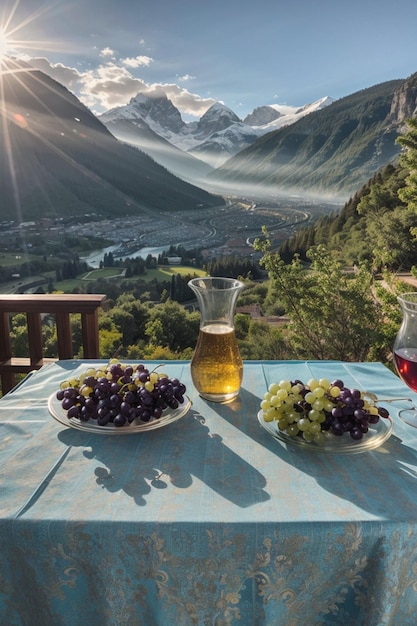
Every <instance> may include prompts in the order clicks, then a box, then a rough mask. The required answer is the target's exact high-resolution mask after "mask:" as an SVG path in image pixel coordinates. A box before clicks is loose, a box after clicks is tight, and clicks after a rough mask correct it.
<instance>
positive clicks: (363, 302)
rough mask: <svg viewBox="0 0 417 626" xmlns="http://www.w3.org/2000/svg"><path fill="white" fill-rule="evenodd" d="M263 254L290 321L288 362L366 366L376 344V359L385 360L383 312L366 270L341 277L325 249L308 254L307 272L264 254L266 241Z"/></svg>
mask: <svg viewBox="0 0 417 626" xmlns="http://www.w3.org/2000/svg"><path fill="white" fill-rule="evenodd" d="M258 247H259V244H258ZM263 249H264V252H265V254H264V256H263V258H262V264H263V265H264V266H265V268H266V270H267V271H268V273H269V276H270V278H271V279H272V281H273V284H274V285H275V288H276V293H277V297H279V299H280V302H281V303H282V304H283V305H284V308H285V311H286V313H287V315H288V316H289V317H290V319H291V323H290V324H289V326H288V331H287V335H286V337H287V341H288V345H289V346H290V347H291V348H292V352H293V353H292V358H303V359H304V358H313V359H329V360H345V361H365V360H367V359H368V358H369V355H370V354H371V352H372V356H373V357H374V358H375V354H374V352H373V346H374V345H378V346H381V354H379V355H378V356H379V358H380V360H387V358H388V356H387V354H385V353H384V350H385V351H386V352H388V349H387V348H384V344H383V333H382V330H381V328H382V326H383V324H384V317H383V311H382V308H381V306H380V305H379V303H378V300H377V299H376V298H375V297H374V295H373V284H372V274H371V272H370V271H369V270H368V269H367V268H366V267H362V266H361V267H359V268H358V271H357V273H351V274H348V273H346V272H344V270H343V267H342V265H341V264H340V262H339V261H338V260H337V258H336V256H335V254H332V253H330V252H329V251H328V250H327V249H326V247H325V246H324V245H319V246H317V247H314V248H311V249H310V250H309V251H308V253H307V256H308V258H309V259H310V260H311V267H310V268H308V269H306V268H305V267H304V265H303V264H302V263H301V261H300V259H299V258H298V257H294V259H293V261H292V263H290V264H285V263H284V262H283V261H282V259H281V258H280V257H279V255H277V254H274V253H272V252H270V251H269V249H268V242H267V244H266V247H265V246H263Z"/></svg>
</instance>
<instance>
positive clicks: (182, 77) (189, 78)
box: [178, 74, 195, 82]
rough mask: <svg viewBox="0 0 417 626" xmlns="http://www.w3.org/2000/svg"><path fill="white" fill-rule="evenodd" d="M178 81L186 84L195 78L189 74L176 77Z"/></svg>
mask: <svg viewBox="0 0 417 626" xmlns="http://www.w3.org/2000/svg"><path fill="white" fill-rule="evenodd" d="M178 80H179V81H181V82H187V81H188V80H195V76H191V74H184V75H183V76H178Z"/></svg>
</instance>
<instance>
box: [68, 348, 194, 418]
mask: <svg viewBox="0 0 417 626" xmlns="http://www.w3.org/2000/svg"><path fill="white" fill-rule="evenodd" d="M185 391H186V389H185V385H184V384H183V383H181V382H180V381H179V380H178V379H177V378H168V376H167V375H166V374H162V373H158V372H156V368H155V370H153V371H151V372H150V371H149V370H148V369H147V368H146V367H145V366H144V365H143V364H139V365H135V366H133V365H126V364H122V363H119V362H118V361H117V360H116V361H115V360H112V361H110V362H109V363H108V364H107V365H105V366H103V367H102V368H97V369H95V368H93V367H91V368H90V369H88V370H87V371H86V372H85V373H84V375H83V376H81V377H80V378H74V379H70V380H66V381H64V382H63V383H61V385H60V389H59V391H57V393H56V397H57V399H58V400H59V401H60V402H61V406H62V408H63V409H64V410H65V411H66V412H67V416H68V419H71V418H77V419H79V420H81V421H82V422H87V421H89V420H96V423H97V424H98V425H99V426H106V425H107V424H113V426H125V425H129V424H131V423H132V422H136V423H139V424H140V423H142V422H144V423H146V422H149V421H151V420H156V419H159V418H160V417H161V415H162V413H163V411H164V410H165V409H167V408H170V409H177V408H178V406H179V405H180V404H182V403H183V402H184V393H185Z"/></svg>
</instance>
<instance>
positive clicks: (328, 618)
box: [0, 361, 417, 626]
mask: <svg viewBox="0 0 417 626" xmlns="http://www.w3.org/2000/svg"><path fill="white" fill-rule="evenodd" d="M88 363H89V364H90V363H93V364H96V363H97V362H95V361H93V362H91V361H89V362H88ZM86 365H87V363H86V362H82V361H61V362H57V363H55V364H52V365H48V366H45V367H44V368H43V369H41V370H39V371H38V372H37V373H35V374H33V375H32V376H30V377H29V378H28V379H27V380H26V381H25V382H24V383H23V384H22V385H21V386H20V387H18V388H17V389H16V390H15V391H14V392H12V393H11V394H8V395H7V396H5V397H4V398H3V399H2V400H1V401H0V450H1V453H0V554H1V560H0V624H4V625H7V626H14V625H16V626H38V625H39V626H49V625H50V626H60V625H63V626H73V625H74V626H75V625H80V626H81V625H82V626H84V625H90V624H91V625H100V626H125V625H126V626H127V625H134V626H137V625H143V626H153V625H162V626H172V624H177V625H178V626H188V625H190V626H191V625H204V626H205V625H216V626H220V625H226V624H230V625H239V626H253V625H256V626H259V625H270V626H275V625H281V624H282V625H283V626H313V625H315V624H320V625H331V626H335V625H336V626H338V625H340V626H349V625H352V626H360V625H363V626H386V625H388V624H390V625H393V626H408V625H409V626H415V624H416V623H417V429H413V428H412V427H410V426H408V425H406V424H404V423H403V422H402V421H401V420H400V418H399V417H398V410H399V409H400V408H401V407H402V406H405V405H407V404H409V403H407V402H395V403H394V404H386V405H384V406H386V407H387V408H388V407H389V408H390V412H391V415H392V417H393V419H394V429H393V434H392V436H391V437H390V438H389V439H388V441H386V442H385V443H384V444H383V445H382V446H381V447H380V448H378V449H377V450H374V451H365V452H362V453H360V454H344V455H340V454H332V453H327V452H326V453H324V452H316V451H310V450H303V449H301V448H296V447H291V446H288V447H287V446H286V445H285V444H282V443H280V442H278V441H277V440H275V439H274V438H272V437H271V436H270V435H269V434H268V433H266V432H265V431H264V430H263V429H262V428H261V427H260V425H259V423H258V421H257V413H258V410H259V403H260V399H261V398H262V396H263V394H264V392H265V390H266V387H267V385H268V384H269V383H270V382H275V381H279V380H281V379H294V378H300V379H302V380H305V381H306V380H308V379H309V378H311V377H327V378H330V379H334V378H341V379H342V380H344V382H345V384H346V385H347V386H349V387H360V388H364V389H367V390H369V391H372V392H374V393H376V394H377V395H378V396H379V397H384V398H392V397H398V396H407V397H411V398H415V399H416V401H417V395H416V394H413V393H412V392H410V390H409V389H408V388H406V387H405V386H404V385H403V384H402V383H401V382H400V380H399V379H398V378H397V377H396V376H395V375H394V374H393V373H391V372H390V371H389V370H388V369H386V368H385V367H384V366H383V365H381V364H379V363H356V364H355V363H340V362H336V363H335V362H323V361H322V362H307V363H305V362H246V363H245V364H244V380H243V386H242V389H241V392H240V394H239V397H238V398H237V399H236V400H235V401H233V402H232V403H230V404H225V405H217V404H210V403H208V402H206V401H205V400H202V399H201V398H199V396H198V395H197V393H196V392H195V391H194V389H193V387H192V383H191V379H190V367H189V363H188V362H184V361H182V362H178V361H177V362H170V363H168V364H167V366H166V367H165V368H164V369H165V370H166V371H167V372H168V373H169V374H170V375H171V376H173V375H176V376H177V377H179V378H180V379H181V380H182V381H183V382H184V383H185V384H186V385H187V389H188V394H189V396H190V397H191V400H192V402H193V405H192V408H191V410H190V411H189V413H188V414H187V415H186V416H185V417H183V418H182V419H180V420H179V421H177V422H175V423H172V424H170V425H168V426H166V427H165V428H161V429H159V430H154V431H151V432H146V433H140V434H135V435H129V436H103V435H96V434H90V433H84V432H81V431H78V430H75V429H72V428H66V427H65V426H63V425H61V424H59V423H58V422H57V421H56V420H55V419H53V418H52V417H51V415H50V414H49V412H48V408H47V401H48V397H49V396H50V395H51V394H52V393H54V391H56V389H57V388H58V386H59V383H60V382H61V381H62V380H63V379H66V378H67V377H68V376H70V375H72V373H74V372H75V374H76V373H77V372H81V371H83V370H85V368H86Z"/></svg>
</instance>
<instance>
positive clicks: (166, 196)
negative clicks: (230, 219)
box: [0, 60, 224, 222]
mask: <svg viewBox="0 0 417 626" xmlns="http://www.w3.org/2000/svg"><path fill="white" fill-rule="evenodd" d="M1 79H2V108H1V110H0V115H1V118H2V119H1V124H0V141H1V143H2V145H3V146H8V150H5V149H3V150H2V151H1V154H0V169H1V173H0V191H1V194H2V203H1V206H0V218H1V219H3V220H4V219H15V220H16V221H17V222H22V221H26V220H30V219H36V218H39V217H51V218H56V217H59V216H63V215H65V216H68V215H78V214H84V213H91V214H96V215H101V216H107V217H109V216H114V217H120V216H124V215H129V214H136V215H137V214H140V213H143V212H145V213H146V212H147V213H151V214H155V212H158V211H173V210H178V209H181V210H188V209H195V208H196V207H203V206H216V205H223V204H224V200H223V199H222V198H221V197H220V196H214V195H213V194H210V193H208V192H207V191H205V190H203V189H200V188H198V187H196V186H195V185H191V184H189V183H187V182H184V181H183V180H180V179H179V178H177V177H175V176H174V175H173V174H171V173H170V172H168V171H167V170H166V169H165V168H163V167H161V166H160V165H159V164H157V163H156V162H155V161H154V160H152V159H151V158H150V157H149V156H148V155H147V154H145V153H144V152H142V151H139V150H138V149H137V148H134V147H132V146H129V145H126V144H123V143H121V142H120V141H118V140H117V139H116V138H115V137H114V136H113V135H112V134H111V133H110V132H109V131H108V130H107V128H106V127H105V126H104V124H103V123H102V122H101V121H100V120H99V119H98V118H97V117H96V116H94V115H93V114H92V113H91V112H90V111H89V110H88V109H87V107H85V105H83V104H82V103H81V102H80V101H79V100H78V98H76V96H74V95H73V94H72V93H71V92H69V91H68V90H67V89H66V88H65V87H63V86H62V85H61V84H60V83H57V82H56V81H54V80H53V79H51V78H50V77H49V76H47V75H46V74H44V73H42V72H40V71H39V70H33V68H30V67H29V66H27V65H26V64H24V63H21V62H17V61H15V60H11V61H10V63H8V67H7V71H6V70H5V69H4V67H3V69H2V76H1Z"/></svg>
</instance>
